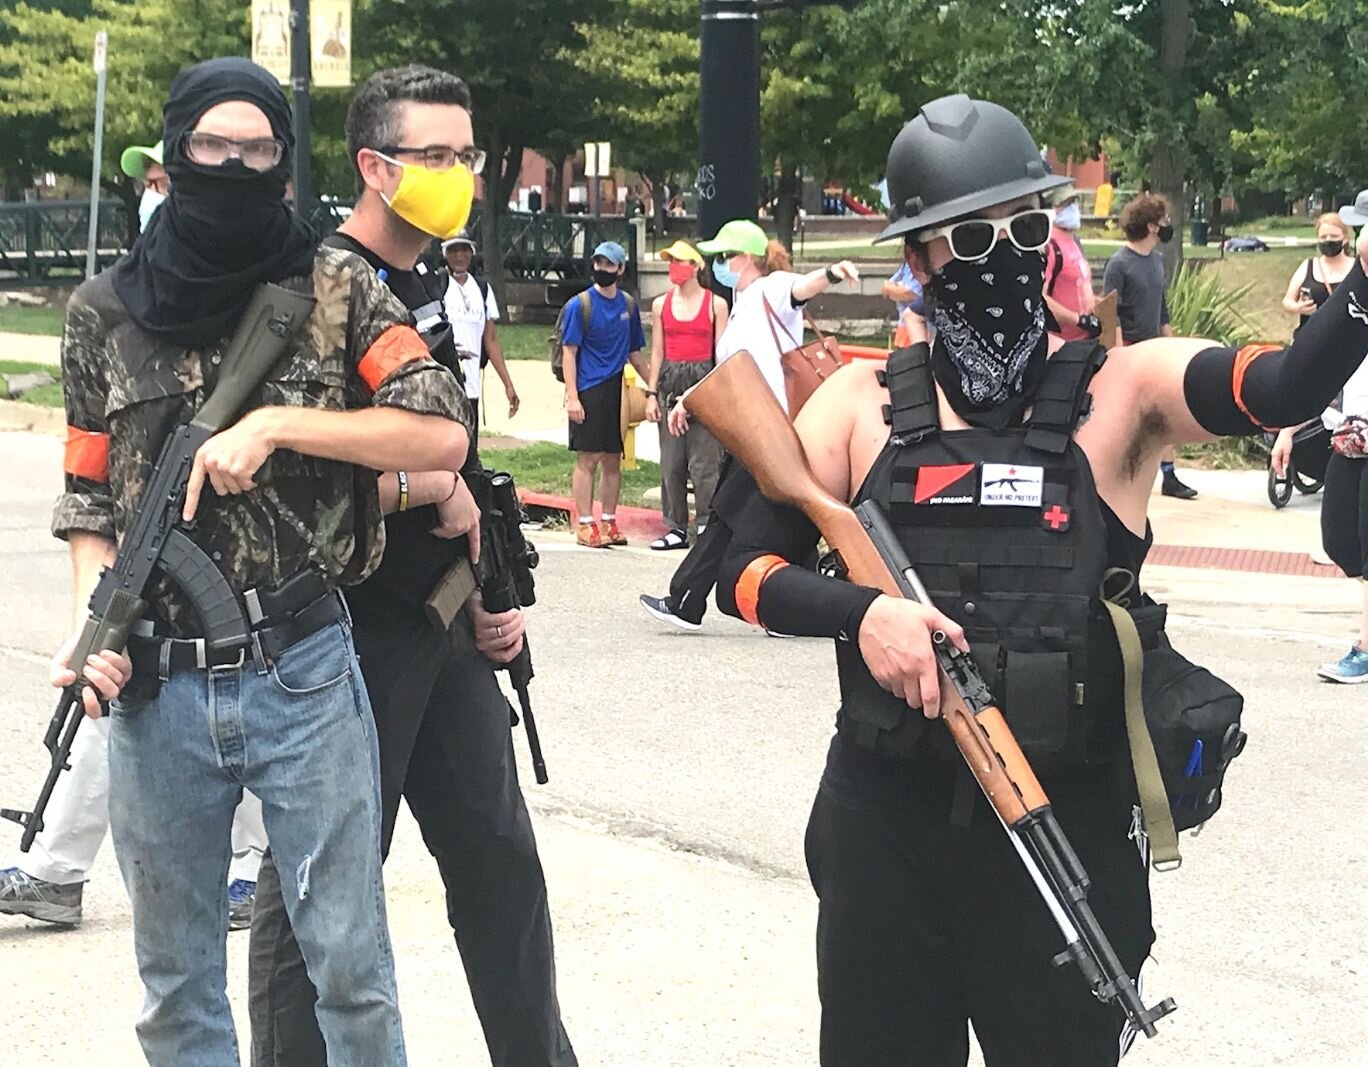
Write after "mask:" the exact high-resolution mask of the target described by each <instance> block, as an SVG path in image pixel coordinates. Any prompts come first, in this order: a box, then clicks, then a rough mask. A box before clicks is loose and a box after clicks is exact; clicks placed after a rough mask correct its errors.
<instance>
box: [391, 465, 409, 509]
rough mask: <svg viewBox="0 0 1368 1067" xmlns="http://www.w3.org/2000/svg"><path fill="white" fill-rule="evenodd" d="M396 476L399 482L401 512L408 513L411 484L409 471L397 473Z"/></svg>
mask: <svg viewBox="0 0 1368 1067" xmlns="http://www.w3.org/2000/svg"><path fill="white" fill-rule="evenodd" d="M394 476H395V477H396V478H397V479H398V480H399V508H398V510H399V511H408V500H409V484H408V472H407V471H395V472H394Z"/></svg>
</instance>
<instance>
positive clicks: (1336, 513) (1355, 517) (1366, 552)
mask: <svg viewBox="0 0 1368 1067" xmlns="http://www.w3.org/2000/svg"><path fill="white" fill-rule="evenodd" d="M1321 545H1322V547H1323V548H1324V549H1325V554H1326V555H1327V556H1329V557H1330V558H1331V559H1333V560H1334V561H1335V562H1336V563H1337V564H1339V567H1340V570H1342V571H1344V573H1345V574H1347V575H1349V577H1350V578H1357V577H1359V576H1360V575H1363V574H1368V459H1346V458H1345V457H1344V456H1341V455H1340V454H1339V453H1334V454H1332V455H1331V456H1330V462H1329V463H1328V464H1327V465H1326V468H1325V496H1324V499H1322V500H1321Z"/></svg>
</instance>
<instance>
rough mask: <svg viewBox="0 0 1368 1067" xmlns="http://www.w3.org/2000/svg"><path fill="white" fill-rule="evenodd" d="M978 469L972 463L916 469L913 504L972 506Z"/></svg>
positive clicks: (976, 486) (976, 485)
mask: <svg viewBox="0 0 1368 1067" xmlns="http://www.w3.org/2000/svg"><path fill="white" fill-rule="evenodd" d="M977 472H978V468H977V466H976V465H975V464H973V463H948V464H945V465H944V466H938V467H918V468H917V488H916V491H915V494H914V496H913V498H912V502H913V503H914V504H972V503H973V502H974V490H975V489H977V488H978V478H977Z"/></svg>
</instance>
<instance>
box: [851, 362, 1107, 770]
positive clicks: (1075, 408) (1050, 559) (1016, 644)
mask: <svg viewBox="0 0 1368 1067" xmlns="http://www.w3.org/2000/svg"><path fill="white" fill-rule="evenodd" d="M1105 358H1106V351H1105V349H1103V348H1102V347H1101V346H1100V345H1098V344H1097V343H1096V342H1095V341H1079V342H1073V343H1070V344H1066V345H1065V346H1064V347H1063V348H1061V349H1060V350H1059V351H1058V352H1056V353H1055V354H1054V355H1053V356H1052V357H1051V358H1050V359H1049V361H1048V362H1047V364H1046V369H1045V372H1044V376H1043V378H1042V380H1041V382H1040V385H1039V388H1038V389H1037V391H1036V394H1035V396H1034V398H1033V402H1032V408H1031V412H1030V416H1029V418H1028V419H1027V421H1026V422H1025V423H1024V424H1023V425H1020V426H1015V427H1010V428H1008V429H1005V430H1001V431H995V430H990V429H981V428H971V429H966V430H943V429H942V428H941V426H940V420H939V413H938V409H937V393H936V387H935V382H934V379H933V377H932V373H931V366H930V358H929V354H928V351H927V349H926V347H925V346H922V345H919V346H916V347H913V348H905V349H901V350H899V351H897V352H894V353H893V355H892V356H891V357H890V358H889V360H888V366H887V369H886V370H885V371H884V372H882V374H883V377H882V381H883V384H885V385H886V386H887V388H888V392H889V401H890V402H889V404H888V405H886V406H885V408H884V419H885V421H886V422H888V423H889V424H890V425H891V427H892V435H891V437H890V439H889V443H888V445H887V446H886V447H885V448H884V451H883V452H882V453H880V455H879V457H878V459H877V460H875V463H874V466H873V468H872V469H871V471H870V473H869V477H868V478H867V479H866V481H865V485H864V487H863V489H862V490H861V493H860V498H861V499H871V500H874V501H877V502H878V503H879V504H880V505H881V506H882V507H883V509H884V510H885V513H886V514H887V515H888V517H889V519H890V521H891V522H892V524H893V526H894V529H895V531H896V533H897V535H898V540H899V541H900V542H901V543H902V545H903V547H904V548H905V549H906V551H907V554H908V556H909V557H910V559H911V562H912V564H913V566H914V567H915V568H916V570H917V573H918V574H919V575H920V577H921V580H922V582H923V583H924V584H925V586H926V588H927V590H928V591H929V592H930V594H931V597H932V599H933V600H934V602H935V603H936V605H937V606H938V607H939V608H940V609H941V610H942V611H944V612H945V613H946V614H947V615H949V616H950V617H951V618H953V619H954V620H955V621H956V622H958V623H959V624H960V625H962V626H963V627H964V630H965V636H966V637H967V639H968V641H969V644H970V647H971V648H972V650H973V654H974V659H975V660H976V661H977V663H978V666H979V669H980V670H981V671H982V673H983V676H984V679H985V680H986V681H987V683H988V686H989V688H990V689H991V690H992V692H993V694H994V695H995V696H996V697H997V699H998V700H999V702H1000V704H1001V706H1002V708H1003V711H1004V714H1005V715H1006V717H1007V720H1008V722H1009V723H1010V725H1011V727H1012V731H1013V733H1015V734H1016V737H1017V740H1018V741H1019V742H1020V743H1021V747H1022V748H1023V749H1024V750H1025V751H1026V754H1027V755H1028V757H1029V758H1030V759H1031V761H1032V763H1033V764H1035V765H1036V766H1037V767H1038V768H1041V769H1047V768H1049V767H1051V766H1059V765H1062V764H1068V763H1076V762H1081V761H1083V760H1084V759H1086V758H1087V755H1088V752H1089V741H1090V735H1091V734H1092V725H1093V724H1092V723H1091V721H1090V718H1091V717H1090V716H1089V714H1088V713H1087V704H1086V699H1087V696H1088V691H1089V676H1088V669H1089V663H1088V660H1089V655H1088V652H1089V635H1090V633H1091V632H1093V630H1094V628H1095V627H1096V626H1097V625H1098V624H1099V622H1100V620H1101V619H1102V618H1103V611H1102V608H1101V605H1100V602H1099V599H1098V590H1099V588H1100V586H1101V584H1102V581H1103V577H1104V574H1105V572H1106V569H1107V566H1108V560H1107V546H1108V532H1107V527H1106V520H1105V518H1104V517H1103V512H1102V503H1101V500H1100V498H1099V497H1098V495H1097V489H1096V486H1095V485H1094V483H1093V476H1092V470H1091V467H1090V466H1089V464H1088V460H1087V457H1086V456H1084V454H1083V451H1082V450H1081V449H1080V448H1079V447H1078V445H1077V444H1076V443H1075V442H1074V440H1073V434H1074V431H1075V430H1076V428H1077V426H1078V424H1079V422H1080V421H1081V419H1082V418H1083V417H1084V416H1085V415H1086V414H1087V413H1088V411H1089V410H1090V405H1091V400H1092V398H1091V395H1090V394H1089V393H1088V383H1089V382H1090V380H1091V379H1092V376H1093V374H1095V373H1096V371H1097V370H1098V368H1099V367H1101V365H1102V362H1103V360H1105ZM1103 625H1105V624H1103ZM1113 640H1114V639H1113ZM836 658H837V667H838V672H839V677H840V684H841V709H840V712H839V714H838V718H837V722H838V727H839V729H840V730H841V731H842V732H843V733H844V734H846V735H847V736H848V737H850V738H852V739H853V740H854V741H855V743H857V744H859V745H861V746H863V747H865V748H871V749H874V750H875V751H878V752H882V753H884V754H887V755H897V756H906V755H909V754H911V752H912V751H913V749H914V748H915V746H916V745H917V744H918V743H919V742H920V741H921V739H922V734H923V733H924V732H925V731H926V729H927V725H928V722H927V720H926V718H925V717H924V716H922V715H920V714H917V713H915V712H911V713H910V712H909V710H908V707H907V705H906V704H905V703H904V702H903V701H901V700H898V699H896V698H895V697H893V696H892V695H891V694H890V693H888V692H887V691H886V690H884V689H883V688H882V687H881V686H880V685H879V684H878V683H877V682H876V681H875V680H874V678H873V677H872V676H871V675H870V674H869V671H868V669H867V668H866V667H865V666H864V663H863V661H862V660H861V658H860V654H859V650H858V647H857V646H856V645H854V644H852V643H847V642H838V643H837V657H836ZM1113 708H1114V705H1113ZM942 733H943V731H937V732H936V733H935V734H934V735H931V737H932V738H934V739H936V740H942V738H941V736H940V735H941V734H942ZM929 739H930V738H929ZM946 747H947V749H948V746H946Z"/></svg>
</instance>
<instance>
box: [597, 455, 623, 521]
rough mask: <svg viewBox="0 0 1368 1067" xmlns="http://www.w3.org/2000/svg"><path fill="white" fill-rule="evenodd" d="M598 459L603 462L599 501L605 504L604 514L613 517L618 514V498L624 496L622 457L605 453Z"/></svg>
mask: <svg viewBox="0 0 1368 1067" xmlns="http://www.w3.org/2000/svg"><path fill="white" fill-rule="evenodd" d="M598 458H599V459H600V460H602V461H603V484H602V485H601V486H600V487H599V500H601V501H602V502H603V513H604V514H605V515H612V514H615V513H616V512H617V506H618V498H619V497H620V496H621V495H622V457H621V456H620V455H618V454H617V453H616V452H603V453H600V454H599V457H598Z"/></svg>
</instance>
